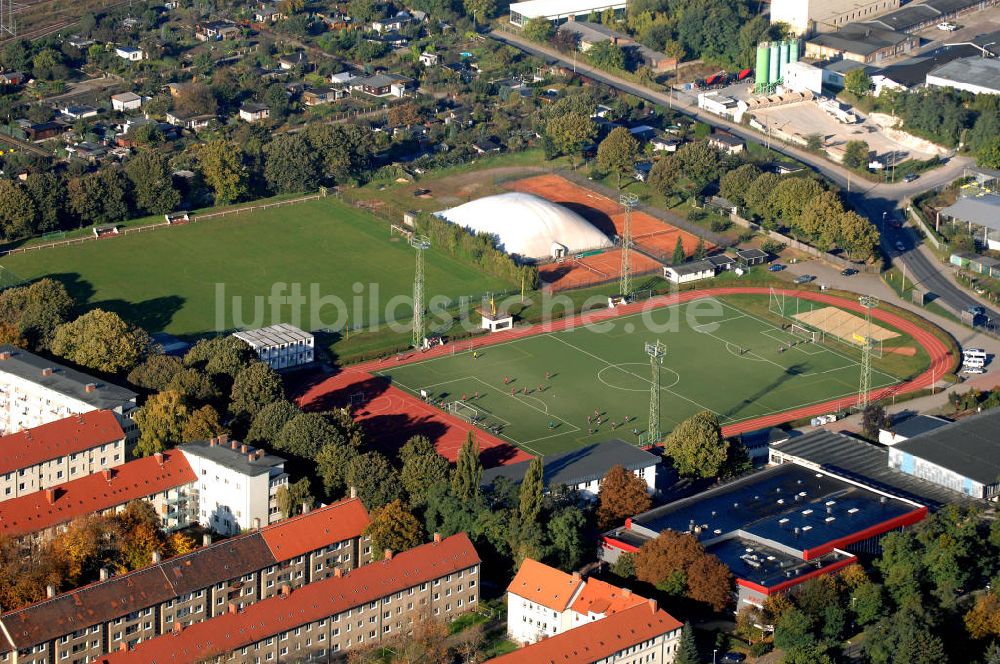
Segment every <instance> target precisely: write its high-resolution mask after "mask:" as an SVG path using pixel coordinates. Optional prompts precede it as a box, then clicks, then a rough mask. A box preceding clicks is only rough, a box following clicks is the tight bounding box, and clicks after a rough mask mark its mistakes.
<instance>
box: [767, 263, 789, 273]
mask: <svg viewBox="0 0 1000 664" xmlns="http://www.w3.org/2000/svg"><path fill="white" fill-rule="evenodd" d="M784 269H785V266H784V265H782V264H781V263H775V264H774V265H771V266H769V267H768V268H767V271H768V272H781V271H782V270H784Z"/></svg>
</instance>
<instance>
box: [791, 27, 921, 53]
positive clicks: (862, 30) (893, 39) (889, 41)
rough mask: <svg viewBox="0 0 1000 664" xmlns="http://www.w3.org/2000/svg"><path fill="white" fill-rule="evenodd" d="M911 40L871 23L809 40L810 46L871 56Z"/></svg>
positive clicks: (906, 36) (901, 34)
mask: <svg viewBox="0 0 1000 664" xmlns="http://www.w3.org/2000/svg"><path fill="white" fill-rule="evenodd" d="M908 39H910V36H909V35H905V34H903V33H900V32H896V31H895V30H887V29H885V28H882V27H880V26H877V25H872V24H870V23H849V24H847V25H845V26H844V27H843V28H841V30H840V31H839V32H827V33H824V34H820V35H816V36H815V37H813V38H811V39H809V43H810V44H817V45H819V46H825V47H827V48H833V49H836V50H838V51H844V52H845V53H857V54H859V55H870V54H872V53H874V52H876V51H880V50H882V49H883V48H888V47H890V46H896V45H898V44H901V43H903V42H904V41H906V40H908Z"/></svg>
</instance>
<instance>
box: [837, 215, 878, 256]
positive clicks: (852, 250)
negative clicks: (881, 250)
mask: <svg viewBox="0 0 1000 664" xmlns="http://www.w3.org/2000/svg"><path fill="white" fill-rule="evenodd" d="M838 231H839V236H840V244H841V245H842V246H843V248H844V250H846V251H847V254H848V255H849V256H850V257H851V258H855V259H860V260H868V259H870V258H872V257H873V256H874V255H875V252H876V250H877V249H878V245H879V232H878V229H877V228H875V224H873V223H871V222H870V221H868V220H867V219H865V218H864V217H862V216H861V215H860V214H858V213H857V212H853V211H851V212H845V213H844V214H843V215H842V216H841V218H840V228H839V229H838Z"/></svg>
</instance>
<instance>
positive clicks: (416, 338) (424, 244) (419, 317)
mask: <svg viewBox="0 0 1000 664" xmlns="http://www.w3.org/2000/svg"><path fill="white" fill-rule="evenodd" d="M410 246H411V247H413V248H414V249H415V250H416V252H417V265H416V270H415V272H414V275H413V347H414V348H422V347H423V345H424V338H425V337H426V329H425V328H426V322H425V321H424V252H425V251H427V250H428V249H430V248H431V240H430V238H429V237H427V236H425V235H416V234H413V235H411V236H410Z"/></svg>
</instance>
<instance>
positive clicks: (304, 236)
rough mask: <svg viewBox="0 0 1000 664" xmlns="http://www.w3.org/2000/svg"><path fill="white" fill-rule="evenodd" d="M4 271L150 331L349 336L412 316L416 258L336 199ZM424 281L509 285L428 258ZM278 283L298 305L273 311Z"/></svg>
mask: <svg viewBox="0 0 1000 664" xmlns="http://www.w3.org/2000/svg"><path fill="white" fill-rule="evenodd" d="M0 265H2V266H3V267H6V268H8V269H10V270H12V271H13V272H14V273H16V274H17V275H18V276H20V277H22V278H25V279H35V278H38V277H43V276H52V277H55V278H57V279H59V280H61V281H63V282H64V283H65V284H66V285H67V287H68V288H69V289H70V291H71V292H72V293H73V294H74V295H75V296H76V297H77V298H78V299H79V300H80V301H81V302H83V303H84V304H85V305H87V306H99V307H103V308H107V309H111V310H114V311H117V312H118V313H120V314H121V315H122V316H124V317H125V318H126V319H128V320H131V321H132V322H135V323H137V324H139V325H141V326H142V327H144V328H145V329H147V330H148V331H150V332H157V331H161V330H162V331H166V332H170V333H172V334H178V335H200V334H205V333H209V332H214V331H217V330H227V329H231V328H234V327H256V326H260V325H267V324H270V323H273V322H276V321H279V320H280V321H285V322H291V323H294V324H297V325H300V326H302V327H304V328H310V329H319V328H333V329H337V330H339V329H341V328H342V327H343V325H344V317H345V316H346V317H347V318H349V321H350V325H351V327H352V329H354V328H356V327H359V326H362V325H369V324H371V323H372V322H378V321H385V320H387V317H388V314H387V305H392V304H394V303H393V302H392V300H393V298H395V299H397V300H398V301H399V302H398V305H397V306H396V307H395V314H394V316H395V318H396V319H403V320H405V319H408V318H409V317H410V315H411V313H412V309H411V305H410V303H409V297H410V295H411V294H412V288H413V286H412V284H413V273H414V252H413V250H412V249H411V248H410V247H409V246H408V245H407V243H406V242H405V240H400V238H399V236H395V237H393V238H390V236H389V226H388V223H386V222H385V221H382V220H380V219H378V218H376V217H374V216H373V215H370V214H369V213H367V212H364V211H361V210H358V209H356V208H353V207H350V206H347V205H345V204H343V203H341V202H339V201H337V200H335V199H333V198H326V199H320V200H315V201H308V202H305V203H298V204H295V205H288V206H284V207H276V208H272V209H269V210H263V211H255V212H249V213H241V214H234V215H233V216H229V217H223V218H221V219H212V220H207V221H204V222H200V223H193V224H188V225H184V226H178V227H173V228H165V229H157V230H152V231H148V232H143V233H137V234H134V235H129V236H126V237H117V238H111V239H107V240H97V241H92V242H86V243H83V244H79V245H72V246H66V247H57V248H53V249H43V250H38V251H32V252H27V253H24V254H16V255H13V256H9V257H6V258H4V259H3V260H2V261H0ZM426 283H427V285H426V293H427V296H428V297H430V296H431V295H446V296H449V297H452V298H454V297H457V296H461V295H476V296H479V295H481V294H482V293H484V292H486V291H489V290H506V289H513V287H514V285H513V284H509V283H505V282H503V281H502V280H499V279H494V278H491V277H487V276H484V275H483V274H482V273H481V272H480V270H479V269H477V268H476V267H475V266H473V265H472V264H471V263H468V262H466V261H462V260H458V259H455V258H452V257H450V256H447V255H445V254H444V253H443V252H441V251H436V250H434V249H433V248H432V249H431V250H430V251H428V252H427V260H426ZM275 284H278V285H279V286H280V285H281V284H287V287H286V290H283V291H277V292H276V294H277V295H279V296H287V295H289V294H291V295H293V296H294V295H295V292H294V291H293V290H292V289H293V288H296V287H297V288H298V289H299V292H300V293H301V295H302V300H303V301H300V302H299V303H298V304H294V303H289V302H287V301H286V302H284V303H281V302H277V303H276V302H275V301H274V300H272V299H271V298H270V295H271V293H272V287H273V286H274V285H275ZM295 285H297V286H295ZM398 296H404V297H405V298H406V299H405V300H404V299H403V298H399V297H398ZM322 298H325V299H322ZM339 303H344V304H343V305H341V304H339ZM275 304H276V305H277V306H273V305H275ZM293 311H298V312H299V318H298V320H296V317H295V315H294V313H293Z"/></svg>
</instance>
